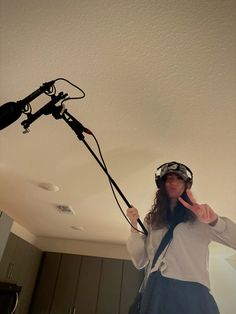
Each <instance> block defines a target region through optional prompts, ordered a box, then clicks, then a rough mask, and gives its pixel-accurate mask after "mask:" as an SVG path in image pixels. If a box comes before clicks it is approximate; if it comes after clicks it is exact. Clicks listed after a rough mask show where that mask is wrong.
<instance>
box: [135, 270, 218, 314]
mask: <svg viewBox="0 0 236 314" xmlns="http://www.w3.org/2000/svg"><path fill="white" fill-rule="evenodd" d="M219 313H220V312H219V309H218V307H217V304H216V302H215V300H214V298H213V296H212V295H211V294H210V291H209V289H208V288H207V287H206V286H204V285H202V284H200V283H197V282H192V281H182V280H177V279H172V278H167V277H163V276H162V275H161V273H160V271H155V272H153V273H151V274H150V276H149V278H148V280H147V284H146V287H145V289H144V291H143V297H142V301H141V310H140V314H219Z"/></svg>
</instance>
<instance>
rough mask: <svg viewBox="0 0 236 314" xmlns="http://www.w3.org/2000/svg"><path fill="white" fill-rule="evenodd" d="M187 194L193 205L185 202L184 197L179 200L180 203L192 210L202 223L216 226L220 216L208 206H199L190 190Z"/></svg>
mask: <svg viewBox="0 0 236 314" xmlns="http://www.w3.org/2000/svg"><path fill="white" fill-rule="evenodd" d="M186 193H187V195H188V197H189V199H190V201H191V202H192V205H191V204H189V203H187V202H186V201H185V200H183V199H182V197H179V198H178V200H179V201H180V203H182V204H183V205H184V207H186V208H188V209H190V210H191V211H192V212H193V213H194V214H195V215H196V216H197V218H198V220H200V221H201V222H204V223H206V224H212V225H215V224H216V222H217V220H218V215H217V214H216V213H215V212H214V210H213V209H212V208H211V207H210V206H209V205H207V204H198V203H197V201H196V200H195V198H194V196H193V194H192V192H191V191H190V190H189V189H187V190H186Z"/></svg>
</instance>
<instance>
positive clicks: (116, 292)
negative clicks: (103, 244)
mask: <svg viewBox="0 0 236 314" xmlns="http://www.w3.org/2000/svg"><path fill="white" fill-rule="evenodd" d="M122 264H123V262H122V261H121V260H115V259H107V258H104V259H103V262H102V272H101V279H100V285H99V295H98V304H97V311H96V314H111V313H112V314H118V313H119V305H120V290H121V279H122ZM92 284H93V283H92V282H91V285H92Z"/></svg>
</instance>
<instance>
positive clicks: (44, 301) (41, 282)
mask: <svg viewBox="0 0 236 314" xmlns="http://www.w3.org/2000/svg"><path fill="white" fill-rule="evenodd" d="M60 263H61V254H59V253H48V252H47V253H44V255H43V260H42V264H41V267H40V268H41V269H40V272H39V277H38V282H37V284H36V289H35V293H34V295H33V300H32V306H31V310H30V313H32V314H33V313H34V314H49V313H50V308H51V305H52V300H53V296H54V291H55V287H56V281H57V276H58V272H59V267H60Z"/></svg>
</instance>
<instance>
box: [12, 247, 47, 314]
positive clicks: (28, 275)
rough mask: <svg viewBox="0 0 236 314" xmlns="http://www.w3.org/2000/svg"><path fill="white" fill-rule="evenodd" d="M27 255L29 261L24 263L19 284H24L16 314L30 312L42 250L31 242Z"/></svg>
mask: <svg viewBox="0 0 236 314" xmlns="http://www.w3.org/2000/svg"><path fill="white" fill-rule="evenodd" d="M26 256H27V261H26V263H25V265H24V269H22V277H21V278H20V280H19V282H18V285H19V286H22V290H21V293H20V298H19V304H18V307H17V310H16V314H27V313H28V312H29V306H30V302H31V298H32V294H33V290H34V285H35V282H36V278H37V274H38V270H39V266H40V261H41V257H42V252H41V251H40V250H39V249H37V248H35V247H34V246H33V245H30V244H29V245H28V248H27V252H26Z"/></svg>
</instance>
